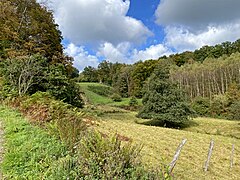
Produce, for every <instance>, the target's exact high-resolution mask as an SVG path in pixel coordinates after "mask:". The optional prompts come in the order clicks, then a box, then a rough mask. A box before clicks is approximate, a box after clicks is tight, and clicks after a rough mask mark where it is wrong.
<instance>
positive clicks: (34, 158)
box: [0, 106, 67, 180]
mask: <svg viewBox="0 0 240 180" xmlns="http://www.w3.org/2000/svg"><path fill="white" fill-rule="evenodd" d="M0 119H1V121H2V122H3V125H4V129H5V132H4V133H5V134H4V142H5V144H4V147H5V150H4V151H5V154H4V160H3V163H2V164H1V169H2V172H3V175H4V178H6V179H34V180H37V179H47V177H46V176H47V174H48V172H49V171H51V170H52V167H54V166H55V167H56V164H58V159H60V158H63V157H64V156H65V155H66V153H67V150H66V147H65V146H64V145H63V144H62V143H61V142H60V141H59V140H58V139H56V138H54V137H51V136H49V134H48V133H47V132H45V131H44V130H42V129H40V128H39V127H36V126H32V125H30V124H29V123H28V122H27V120H26V119H24V118H23V117H22V116H21V115H20V113H18V112H16V111H14V110H9V109H8V108H5V107H2V106H1V107H0Z"/></svg>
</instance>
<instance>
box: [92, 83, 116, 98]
mask: <svg viewBox="0 0 240 180" xmlns="http://www.w3.org/2000/svg"><path fill="white" fill-rule="evenodd" d="M88 90H90V91H92V92H94V93H96V94H98V95H100V96H104V97H109V96H111V95H112V94H113V92H112V88H111V87H110V86H95V85H89V86H88Z"/></svg>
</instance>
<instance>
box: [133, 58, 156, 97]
mask: <svg viewBox="0 0 240 180" xmlns="http://www.w3.org/2000/svg"><path fill="white" fill-rule="evenodd" d="M157 64H158V61H156V60H148V61H144V62H142V61H140V62H138V63H136V64H135V65H134V69H133V72H132V79H133V84H134V86H133V92H132V95H134V96H136V97H138V98H141V97H142V96H143V85H144V81H146V80H147V78H149V77H150V75H151V74H152V73H153V71H154V69H155V67H156V65H157Z"/></svg>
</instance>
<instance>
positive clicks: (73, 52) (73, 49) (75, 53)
mask: <svg viewBox="0 0 240 180" xmlns="http://www.w3.org/2000/svg"><path fill="white" fill-rule="evenodd" d="M65 53H67V54H68V55H70V56H72V57H73V58H74V62H73V65H74V66H75V67H76V68H77V69H78V70H80V71H82V70H83V69H84V67H86V66H92V67H97V65H98V63H99V61H98V58H97V57H96V56H94V55H90V54H89V53H88V52H87V51H86V50H85V49H84V47H83V46H80V47H78V46H76V45H74V44H73V43H71V44H69V45H68V46H67V48H66V49H65Z"/></svg>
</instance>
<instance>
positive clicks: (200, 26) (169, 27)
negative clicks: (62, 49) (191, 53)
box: [155, 0, 240, 52]
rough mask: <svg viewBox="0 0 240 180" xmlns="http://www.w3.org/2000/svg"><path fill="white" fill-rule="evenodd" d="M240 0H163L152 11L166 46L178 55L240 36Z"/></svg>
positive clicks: (233, 39)
mask: <svg viewBox="0 0 240 180" xmlns="http://www.w3.org/2000/svg"><path fill="white" fill-rule="evenodd" d="M239 7H240V1H239V0H227V1H226V0H201V1H193V0H181V1H179V0H162V1H161V2H160V4H159V6H158V8H157V10H156V12H155V16H156V23H157V24H159V25H161V26H163V27H164V31H165V35H166V36H165V43H166V44H167V45H168V46H170V47H172V48H174V49H175V50H176V51H177V52H182V51H186V50H194V49H196V48H200V47H201V46H203V45H215V44H217V43H221V42H223V41H235V40H237V39H238V38H239V37H240V11H239Z"/></svg>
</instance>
